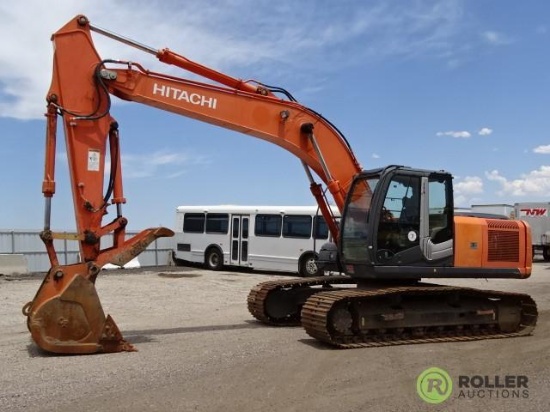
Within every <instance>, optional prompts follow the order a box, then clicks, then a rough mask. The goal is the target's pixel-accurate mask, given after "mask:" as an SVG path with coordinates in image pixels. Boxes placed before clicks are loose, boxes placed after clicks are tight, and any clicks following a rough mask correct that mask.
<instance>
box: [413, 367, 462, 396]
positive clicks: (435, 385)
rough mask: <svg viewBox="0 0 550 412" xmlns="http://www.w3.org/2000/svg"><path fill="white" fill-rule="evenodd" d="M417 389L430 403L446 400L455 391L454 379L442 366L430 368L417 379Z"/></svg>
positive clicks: (419, 394)
mask: <svg viewBox="0 0 550 412" xmlns="http://www.w3.org/2000/svg"><path fill="white" fill-rule="evenodd" d="M416 391H417V392H418V396H420V398H422V400H424V401H426V402H428V403H441V402H445V401H446V400H447V399H448V398H449V396H451V393H452V392H453V381H452V379H451V377H450V376H449V374H448V373H447V372H446V371H444V370H443V369H441V368H436V367H432V368H428V369H426V370H425V371H424V372H422V373H421V374H420V375H419V376H418V378H417V379H416Z"/></svg>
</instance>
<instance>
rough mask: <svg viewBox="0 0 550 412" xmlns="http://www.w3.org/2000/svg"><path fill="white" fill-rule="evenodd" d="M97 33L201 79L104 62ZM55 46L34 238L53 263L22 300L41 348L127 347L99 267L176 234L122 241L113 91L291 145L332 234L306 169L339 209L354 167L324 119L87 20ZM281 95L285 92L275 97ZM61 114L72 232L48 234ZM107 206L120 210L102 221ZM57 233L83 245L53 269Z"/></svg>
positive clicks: (60, 34) (57, 36) (151, 232)
mask: <svg viewBox="0 0 550 412" xmlns="http://www.w3.org/2000/svg"><path fill="white" fill-rule="evenodd" d="M92 31H95V32H97V33H100V34H103V35H106V36H108V37H110V38H112V39H114V40H117V41H121V42H123V43H125V44H127V45H129V46H132V47H137V48H138V49H140V50H142V51H145V52H147V53H150V54H154V55H155V56H156V57H157V58H158V59H159V60H160V61H161V62H163V63H166V64H169V65H174V66H177V67H179V68H181V69H184V70H187V71H189V72H191V73H194V74H195V75H198V76H200V77H202V78H203V80H205V81H208V83H206V82H200V81H195V80H191V79H186V78H179V77H175V76H171V75H167V74H162V73H156V72H153V71H149V70H146V69H145V68H143V67H142V66H141V65H140V64H138V63H132V62H126V61H119V60H105V59H102V58H101V57H100V56H99V54H98V52H97V50H96V48H95V46H94V42H93V39H92V34H91V32H92ZM52 41H53V44H54V59H53V75H52V83H51V86H50V89H49V92H48V94H47V102H48V110H47V113H46V116H47V119H48V120H47V131H46V161H45V171H44V181H43V185H42V192H43V194H44V197H45V201H46V208H45V209H46V212H45V224H44V231H43V232H42V233H41V237H42V240H43V241H44V243H45V246H46V250H47V253H48V256H49V259H50V262H51V269H50V271H49V272H48V274H47V275H46V277H45V279H44V282H43V283H42V285H41V287H40V289H39V290H38V292H37V294H36V296H35V298H34V299H33V301H32V302H29V303H28V304H27V305H26V306H25V307H24V313H25V314H26V315H27V319H28V327H29V329H30V331H31V334H32V337H33V339H34V340H35V341H36V342H37V343H38V345H39V346H40V347H42V348H43V349H46V350H48V351H51V352H57V353H92V352H98V351H120V350H133V347H132V346H131V345H130V344H128V343H127V342H125V341H124V339H122V336H121V334H120V332H119V331H118V328H117V327H116V324H115V323H114V322H113V321H112V319H111V318H110V317H108V316H105V315H104V313H103V309H102V308H101V304H100V302H99V298H98V296H97V293H96V291H95V286H94V283H95V279H96V276H97V274H98V273H99V272H100V270H101V268H102V267H103V266H104V265H105V264H107V263H113V264H116V265H119V266H122V265H124V264H125V263H127V262H128V261H129V260H131V259H132V258H133V257H135V256H137V255H138V254H139V253H140V252H142V251H143V250H144V249H146V248H147V246H148V245H149V244H150V243H151V242H153V241H154V240H155V239H157V238H159V237H164V236H172V235H173V232H172V231H171V230H170V229H167V228H162V227H160V228H150V229H146V230H144V231H142V232H140V233H139V234H137V235H135V236H133V237H131V238H129V239H128V238H127V236H126V231H125V228H126V225H127V220H126V218H125V217H124V216H123V214H122V205H123V204H124V203H126V199H125V197H124V193H123V184H122V168H121V154H120V141H119V140H120V139H119V126H118V123H117V121H116V120H115V119H114V118H113V117H112V116H111V113H110V109H111V95H114V96H117V97H119V98H121V99H124V100H128V101H133V102H138V103H142V104H145V105H148V106H152V107H156V108H158V109H161V110H165V111H170V112H173V113H176V114H179V115H182V116H186V117H190V118H194V119H197V120H200V121H203V122H207V123H210V124H213V125H217V126H220V127H223V128H227V129H231V130H235V131H238V132H241V133H243V134H248V135H251V136H253V137H256V138H260V139H263V140H266V141H269V142H271V143H273V144H276V145H278V146H280V147H282V148H283V149H286V150H287V151H289V152H291V153H292V154H294V155H295V156H296V157H298V158H299V159H300V160H301V162H302V164H303V166H304V169H305V171H306V173H307V176H308V178H309V180H310V183H311V191H312V193H313V195H314V197H315V199H316V200H317V202H318V204H319V207H320V210H321V213H322V214H323V216H324V217H325V220H326V221H327V223H328V225H329V229H330V231H331V233H332V235H333V237H334V238H335V239H337V238H338V228H337V226H336V223H335V220H334V217H333V216H332V213H331V211H330V207H329V205H328V200H327V199H326V197H325V195H324V191H323V190H322V187H321V185H320V184H319V183H317V182H315V180H314V177H313V173H312V172H314V173H315V174H316V175H317V176H319V178H320V179H321V180H322V181H323V182H324V183H325V184H326V186H327V189H328V190H329V192H330V193H331V195H332V197H333V199H334V202H335V203H336V205H337V206H338V208H339V209H340V210H342V209H343V207H344V201H345V196H346V194H347V191H348V189H349V187H350V185H351V183H352V179H353V176H355V175H356V174H357V173H359V172H360V171H361V167H360V165H359V163H358V161H357V160H356V158H355V156H354V154H353V152H352V150H351V148H350V147H349V145H348V143H347V141H346V140H345V138H344V137H343V135H342V134H341V133H340V132H339V130H338V129H337V128H336V127H335V126H334V125H332V124H331V123H330V122H329V121H328V120H326V119H325V118H324V117H323V116H321V115H320V114H318V113H316V112H315V111H313V110H311V109H308V108H306V107H304V106H302V105H300V104H299V103H297V102H296V101H295V99H294V98H293V97H292V96H291V95H290V94H289V93H287V92H286V91H284V90H282V89H279V88H273V87H269V86H265V85H263V84H261V83H259V82H254V81H243V80H240V79H236V78H233V77H230V76H227V75H225V74H223V73H220V72H217V71H215V70H213V69H210V68H207V67H205V66H202V65H200V64H198V63H195V62H192V61H190V60H189V59H187V58H185V57H183V56H180V55H178V54H176V53H174V52H172V51H170V50H168V49H162V50H155V49H153V48H150V47H148V46H144V45H142V44H139V43H136V42H134V41H132V40H129V39H127V38H124V37H121V36H118V35H116V34H114V33H111V32H108V31H106V30H103V29H100V28H98V27H95V26H93V25H91V24H90V22H89V21H88V19H87V18H86V17H85V16H76V17H75V18H74V19H72V20H71V21H69V22H68V23H67V24H66V25H65V26H63V27H62V28H61V29H60V30H58V31H57V32H56V33H54V34H53V36H52ZM279 92H283V93H284V94H285V95H286V97H287V98H286V99H282V98H279V97H277V95H276V94H277V93H279ZM59 116H61V119H62V123H63V129H64V135H65V144H66V150H67V158H68V162H69V171H70V178H71V188H72V193H73V202H74V210H75V216H76V226H77V233H76V235H66V234H61V233H55V232H53V231H52V230H51V228H50V213H51V200H52V197H53V196H54V194H55V160H56V158H55V154H56V140H57V136H56V131H57V119H58V117H59ZM325 153H328V154H330V155H329V156H326V155H323V154H325ZM107 160H110V161H109V162H107ZM107 165H109V166H107ZM107 167H108V168H109V171H108V173H107V174H106V173H105V171H106V170H105V169H106V168H107ZM105 176H108V178H106V177H105ZM111 205H113V206H114V207H115V208H116V216H115V217H114V219H112V220H111V221H110V222H108V223H106V224H104V223H103V219H104V217H105V215H107V214H108V210H107V209H108V207H109V206H111ZM106 235H111V236H112V246H109V247H106V248H102V246H101V239H102V238H103V237H104V236H106ZM61 238H69V239H72V240H77V241H78V242H79V244H80V253H81V260H82V262H81V263H77V264H73V265H60V263H59V260H58V257H57V254H56V251H55V243H54V240H55V239H61Z"/></svg>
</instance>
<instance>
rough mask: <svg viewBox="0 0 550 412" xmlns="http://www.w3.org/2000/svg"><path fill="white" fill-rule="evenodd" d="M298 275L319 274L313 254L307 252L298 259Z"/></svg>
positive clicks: (309, 275)
mask: <svg viewBox="0 0 550 412" xmlns="http://www.w3.org/2000/svg"><path fill="white" fill-rule="evenodd" d="M300 275H302V276H303V277H306V278H307V277H311V276H319V275H321V273H320V270H319V268H318V267H317V262H316V259H315V255H312V254H308V255H305V256H303V257H302V259H301V260H300Z"/></svg>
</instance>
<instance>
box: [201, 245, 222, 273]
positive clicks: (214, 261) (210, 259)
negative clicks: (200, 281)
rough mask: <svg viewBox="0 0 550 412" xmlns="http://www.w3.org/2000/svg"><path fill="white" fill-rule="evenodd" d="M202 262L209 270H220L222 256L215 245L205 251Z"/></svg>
mask: <svg viewBox="0 0 550 412" xmlns="http://www.w3.org/2000/svg"><path fill="white" fill-rule="evenodd" d="M204 263H205V264H206V267H207V268H208V269H210V270H221V268H222V267H223V256H222V254H221V252H220V251H219V250H218V249H216V248H215V247H213V248H210V249H208V250H207V251H206V256H205V259H204Z"/></svg>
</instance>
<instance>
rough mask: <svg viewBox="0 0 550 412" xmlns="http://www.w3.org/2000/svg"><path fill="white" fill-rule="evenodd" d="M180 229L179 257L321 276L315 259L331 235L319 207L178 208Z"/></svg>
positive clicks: (209, 264)
mask: <svg viewBox="0 0 550 412" xmlns="http://www.w3.org/2000/svg"><path fill="white" fill-rule="evenodd" d="M332 212H333V214H334V216H335V217H336V218H339V216H340V214H339V211H338V209H337V208H336V207H332ZM175 232H176V234H175V251H174V257H175V259H176V261H177V260H182V261H186V262H195V263H203V264H204V265H205V266H206V267H207V268H208V269H211V270H220V269H221V268H222V267H223V266H224V265H226V266H241V267H247V268H252V269H257V270H273V271H287V272H298V273H299V274H300V275H302V276H316V275H318V274H319V270H318V269H317V265H316V263H315V258H316V256H317V253H318V251H319V249H320V247H321V246H322V245H323V244H324V243H326V242H327V241H329V237H330V233H329V230H328V226H327V224H326V222H325V219H324V218H323V216H322V215H321V212H320V210H319V208H318V207H317V206H179V207H178V208H177V212H176V230H175Z"/></svg>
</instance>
